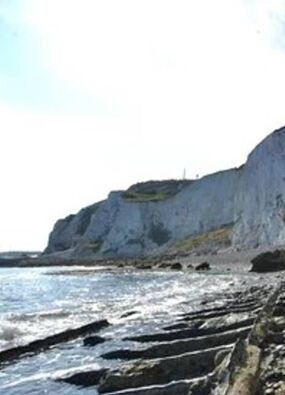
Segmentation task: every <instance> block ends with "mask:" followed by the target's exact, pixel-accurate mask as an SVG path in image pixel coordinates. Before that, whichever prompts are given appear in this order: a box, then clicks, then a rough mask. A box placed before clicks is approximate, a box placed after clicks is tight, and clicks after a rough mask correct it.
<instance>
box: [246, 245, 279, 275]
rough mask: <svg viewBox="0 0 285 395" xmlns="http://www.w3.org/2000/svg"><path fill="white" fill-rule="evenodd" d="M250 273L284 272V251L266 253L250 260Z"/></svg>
mask: <svg viewBox="0 0 285 395" xmlns="http://www.w3.org/2000/svg"><path fill="white" fill-rule="evenodd" d="M251 263H252V268H251V269H250V271H251V272H257V273H265V272H276V271H280V270H285V250H275V251H273V252H271V251H267V252H264V253H262V254H259V255H257V256H256V257H255V258H253V259H252V261H251Z"/></svg>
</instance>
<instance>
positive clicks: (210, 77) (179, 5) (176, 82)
mask: <svg viewBox="0 0 285 395" xmlns="http://www.w3.org/2000/svg"><path fill="white" fill-rule="evenodd" d="M284 45H285V1H284V0H282V1H277V0H275V1H274V0H271V1H269V0H215V1H213V0H0V120H1V129H0V143H1V154H0V169H1V198H0V199H1V200H0V251H1V250H2V251H3V250H9V249H13V250H15V249H43V248H44V247H45V245H46V243H47V238H48V233H49V232H50V230H51V228H52V226H53V224H54V222H55V221H56V220H57V219H58V218H61V217H64V216H66V215H68V214H70V213H75V212H77V211H78V210H79V209H80V208H81V207H83V206H86V205H88V204H91V203H93V202H95V201H98V200H101V199H104V198H105V197H106V196H107V194H108V192H109V191H110V190H112V189H123V188H127V187H128V186H129V185H130V184H132V183H135V182H138V181H144V180H148V179H167V178H181V177H182V174H183V168H186V169H187V177H188V178H194V177H195V175H196V174H199V175H200V176H202V175H204V174H206V173H212V172H215V171H218V170H221V169H225V168H230V167H234V166H239V165H240V164H242V163H243V162H244V161H245V160H246V156H247V154H248V153H249V151H250V150H251V149H252V148H253V147H254V146H255V145H256V144H257V143H258V142H259V141H260V140H262V139H263V138H264V137H265V136H266V135H267V134H269V133H270V132H271V131H273V130H274V129H276V128H278V127H280V126H283V125H284V124H285V109H284V92H285V56H284Z"/></svg>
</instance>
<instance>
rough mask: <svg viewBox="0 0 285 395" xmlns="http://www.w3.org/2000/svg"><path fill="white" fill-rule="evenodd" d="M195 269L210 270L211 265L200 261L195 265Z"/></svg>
mask: <svg viewBox="0 0 285 395" xmlns="http://www.w3.org/2000/svg"><path fill="white" fill-rule="evenodd" d="M195 270H211V266H210V264H209V263H208V262H202V263H200V264H199V265H198V266H196V267H195Z"/></svg>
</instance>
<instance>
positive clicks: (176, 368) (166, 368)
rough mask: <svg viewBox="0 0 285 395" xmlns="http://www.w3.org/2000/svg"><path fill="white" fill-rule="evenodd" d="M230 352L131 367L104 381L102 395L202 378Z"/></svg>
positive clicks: (147, 362)
mask: <svg viewBox="0 0 285 395" xmlns="http://www.w3.org/2000/svg"><path fill="white" fill-rule="evenodd" d="M227 349H228V350H230V347H229V346H224V347H219V348H213V349H209V350H204V351H203V352H198V354H197V353H196V352H193V353H187V354H183V355H179V356H175V357H169V358H163V359H154V360H150V361H143V362H138V363H129V364H125V365H123V366H121V367H120V368H118V369H117V370H114V371H112V372H109V373H107V375H106V377H105V378H104V379H102V380H101V382H100V385H99V393H106V392H112V391H113V392H114V391H120V390H123V389H126V388H138V387H144V386H149V385H156V384H166V383H169V381H170V380H171V381H177V380H182V379H190V378H195V377H199V376H203V375H205V374H207V373H209V372H211V371H212V370H213V369H214V367H215V356H216V354H217V352H219V351H221V350H227Z"/></svg>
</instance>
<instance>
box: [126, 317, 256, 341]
mask: <svg viewBox="0 0 285 395" xmlns="http://www.w3.org/2000/svg"><path fill="white" fill-rule="evenodd" d="M253 322H254V317H249V318H245V319H243V320H240V321H237V322H234V323H232V324H228V325H222V326H217V327H210V328H190V329H183V330H179V331H172V332H163V333H154V334H150V335H139V336H132V337H126V338H124V339H123V340H130V341H137V342H141V343H144V342H156V341H158V342H162V341H171V340H177V339H187V338H193V337H198V336H206V335H213V334H216V333H222V332H227V331H230V330H233V329H238V328H242V327H247V326H250V325H252V324H253Z"/></svg>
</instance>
